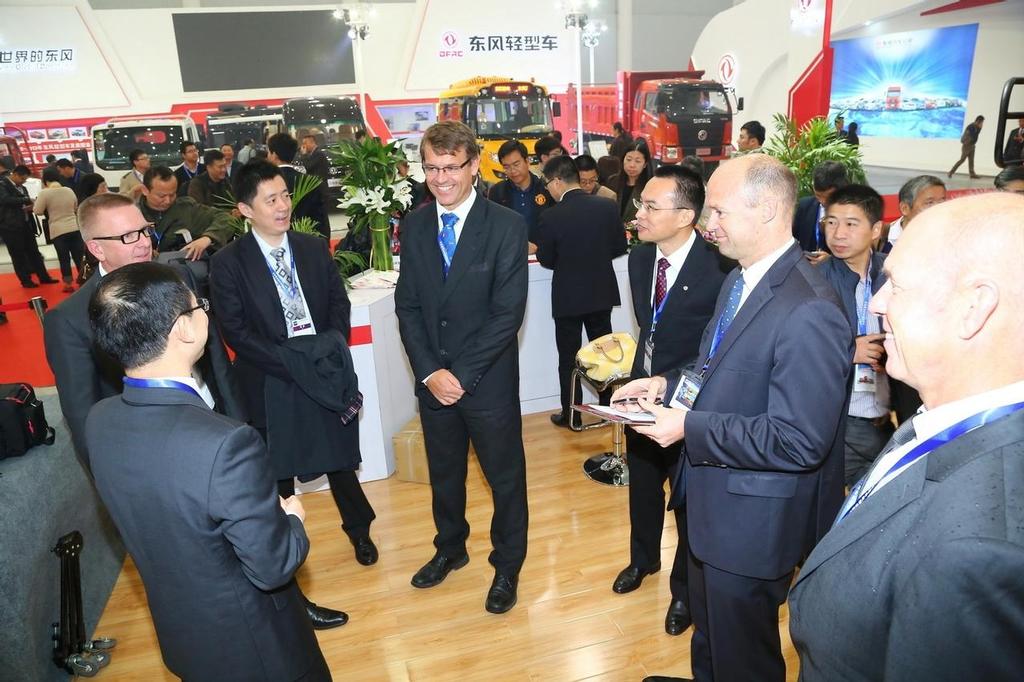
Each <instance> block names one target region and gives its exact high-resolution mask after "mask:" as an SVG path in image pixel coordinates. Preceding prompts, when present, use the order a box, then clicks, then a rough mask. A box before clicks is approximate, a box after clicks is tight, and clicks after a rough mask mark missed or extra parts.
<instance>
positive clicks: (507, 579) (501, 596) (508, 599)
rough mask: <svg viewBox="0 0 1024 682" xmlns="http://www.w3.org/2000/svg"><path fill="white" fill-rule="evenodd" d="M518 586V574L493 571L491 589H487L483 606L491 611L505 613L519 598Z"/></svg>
mask: <svg viewBox="0 0 1024 682" xmlns="http://www.w3.org/2000/svg"><path fill="white" fill-rule="evenodd" d="M518 587H519V576H517V575H512V576H509V575H502V574H501V573H495V574H494V580H493V581H492V582H491V589H489V590H487V603H485V604H484V608H485V609H487V610H488V611H490V612H491V613H505V612H506V611H508V610H509V609H511V608H512V607H513V606H515V605H516V602H517V601H518V600H519V598H518V595H517V588H518Z"/></svg>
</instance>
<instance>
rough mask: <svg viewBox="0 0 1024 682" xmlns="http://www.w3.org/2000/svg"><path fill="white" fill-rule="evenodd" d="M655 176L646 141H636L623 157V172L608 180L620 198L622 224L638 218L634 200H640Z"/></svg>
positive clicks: (627, 148)
mask: <svg viewBox="0 0 1024 682" xmlns="http://www.w3.org/2000/svg"><path fill="white" fill-rule="evenodd" d="M653 175H654V169H653V168H652V167H651V152H650V150H648V149H647V143H646V142H645V141H644V140H636V141H635V142H633V143H631V144H630V145H629V146H628V147H626V153H625V154H624V155H623V157H622V170H621V171H620V172H619V173H617V174H616V175H613V176H612V177H610V178H609V179H608V184H609V185H611V188H612V189H613V190H615V192H616V194H618V197H619V213H620V215H621V216H622V222H624V223H628V222H630V221H632V220H633V218H635V217H636V206H634V205H633V200H634V199H636V200H637V201H639V200H640V192H642V191H644V185H646V184H647V181H648V180H650V179H651V177H652V176H653Z"/></svg>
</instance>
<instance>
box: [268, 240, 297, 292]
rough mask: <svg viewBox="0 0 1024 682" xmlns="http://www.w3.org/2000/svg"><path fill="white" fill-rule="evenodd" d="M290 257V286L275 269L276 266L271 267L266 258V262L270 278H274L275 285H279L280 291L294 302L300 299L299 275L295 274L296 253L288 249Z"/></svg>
mask: <svg viewBox="0 0 1024 682" xmlns="http://www.w3.org/2000/svg"><path fill="white" fill-rule="evenodd" d="M288 255H289V256H290V257H291V258H290V260H291V268H292V270H291V273H292V283H291V285H289V284H288V280H286V279H284V278H282V277H281V275H279V274H277V270H275V269H274V266H273V265H271V263H270V261H269V260H268V259H266V258H264V261H266V263H267V268H269V269H270V276H271V277H273V278H274V284H275V285H277V287H278V288H279V289H281V290H282V291H284V292H285V293H286V294H287V295H288V298H290V299H292V300H294V299H295V298H297V297H298V294H299V275H298V273H296V272H295V251H293V250H292V249H288Z"/></svg>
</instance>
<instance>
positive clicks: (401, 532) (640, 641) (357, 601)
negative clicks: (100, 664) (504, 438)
mask: <svg viewBox="0 0 1024 682" xmlns="http://www.w3.org/2000/svg"><path fill="white" fill-rule="evenodd" d="M523 428H524V432H523V435H524V443H525V445H526V455H527V478H528V484H529V500H530V549H529V556H528V557H527V560H526V565H525V566H524V567H523V572H522V574H521V576H520V585H519V603H518V605H517V606H516V607H515V608H514V609H513V610H512V611H511V612H509V613H508V614H505V615H502V616H495V615H491V614H489V613H487V612H486V611H484V608H483V603H484V597H485V594H486V591H487V587H488V585H489V584H490V580H491V577H492V576H493V570H492V568H491V566H490V565H489V564H488V563H487V555H488V552H489V551H490V540H489V537H488V527H489V524H490V516H491V498H490V491H489V489H488V488H487V485H486V483H485V481H484V478H483V475H482V473H481V472H480V469H479V467H478V466H477V465H476V463H475V462H474V463H473V464H472V465H471V466H470V469H469V476H468V482H467V485H468V487H469V503H468V505H469V506H468V509H467V518H468V520H469V523H470V527H471V534H470V538H469V543H468V549H469V554H470V563H469V564H468V565H467V566H466V567H465V568H463V569H461V570H459V571H456V572H454V573H452V574H451V575H450V576H449V577H448V579H447V580H446V581H445V582H444V583H443V584H441V585H439V586H437V587H434V588H431V589H427V590H417V589H416V588H413V587H412V586H411V585H410V584H409V579H410V578H411V577H412V574H413V573H414V572H415V571H416V569H418V568H419V567H420V566H421V565H422V564H423V563H424V562H426V561H427V560H428V559H429V558H430V557H431V555H432V554H433V546H432V544H431V542H432V539H433V535H434V527H433V522H432V519H431V516H430V489H429V487H428V486H426V485H422V484H418V483H407V482H403V481H399V480H397V479H395V478H391V479H388V480H385V481H374V482H372V483H368V484H366V485H365V486H364V488H365V490H366V495H367V497H368V498H369V499H370V501H371V503H372V504H373V506H374V508H375V509H376V511H377V520H376V521H375V522H374V524H373V528H372V535H373V538H374V541H375V542H376V543H377V546H378V547H379V548H380V561H379V562H378V563H377V564H376V565H375V566H372V567H369V568H365V567H362V566H360V565H359V564H357V563H356V561H355V559H354V557H353V555H352V546H351V544H350V543H349V542H348V541H347V539H346V538H345V536H344V534H343V533H342V532H341V528H340V520H339V518H338V512H337V509H336V508H335V506H334V503H333V500H332V499H331V496H330V494H328V493H326V492H322V493H313V494H309V495H306V496H305V497H304V498H303V503H304V504H305V506H306V512H307V519H306V528H307V532H308V533H309V536H310V539H311V545H312V548H311V550H310V555H309V558H308V559H307V561H306V564H305V565H304V566H303V568H302V569H301V570H300V571H299V582H300V584H301V585H302V586H303V589H304V590H305V591H306V593H307V594H308V595H309V596H310V598H311V599H313V600H314V601H316V602H318V603H321V604H324V605H328V606H332V607H335V608H340V609H343V610H345V611H346V612H348V614H349V616H350V617H351V621H350V622H349V623H348V624H347V625H345V626H344V627H342V628H339V629H337V630H330V631H327V632H320V633H318V638H319V641H320V646H321V648H322V649H323V652H324V655H325V657H326V658H327V662H328V664H329V665H330V667H331V670H332V671H333V673H334V678H335V679H336V680H389V681H392V682H419V681H421V680H422V681H426V680H429V681H430V682H434V681H444V680H525V681H534V680H536V681H538V682H540V681H544V682H548V681H551V680H557V681H563V680H564V681H569V680H588V681H592V682H593V681H600V682H613V681H616V682H617V681H619V680H622V681H628V682H639V680H640V679H642V678H643V676H644V675H650V674H661V675H677V676H678V675H688V674H690V656H689V632H687V633H685V634H683V635H682V636H681V637H670V636H668V635H666V634H665V633H664V630H663V626H664V617H665V609H666V608H667V607H668V601H669V575H668V572H669V570H670V567H671V565H672V555H673V552H674V551H675V539H674V537H675V529H674V527H673V526H672V515H671V514H670V515H668V516H667V519H668V521H667V525H666V529H665V532H664V535H663V540H662V565H663V566H664V567H665V568H663V569H662V571H661V573H659V574H657V575H653V576H651V577H649V578H647V580H645V581H644V584H643V586H642V587H641V588H640V589H639V590H637V591H636V592H633V593H631V594H627V595H617V594H614V593H613V592H612V591H611V584H612V581H613V580H614V579H615V575H616V574H617V573H618V571H619V570H620V569H621V568H622V567H623V566H625V565H626V563H628V558H629V557H628V548H629V512H628V506H627V491H626V490H625V489H614V488H609V487H605V486H602V485H599V484H597V483H593V482H591V481H590V480H588V479H587V478H586V477H585V476H584V475H583V472H582V462H583V460H584V459H585V458H586V457H587V456H589V455H590V454H593V453H596V452H600V451H602V450H604V449H605V448H606V446H607V444H608V442H609V441H610V438H611V432H610V431H608V430H607V429H597V430H593V431H588V432H585V433H581V434H576V433H571V432H569V431H566V430H564V429H556V428H554V427H552V426H551V425H550V423H549V422H548V418H547V415H546V414H541V415H532V416H529V417H526V418H524V421H523ZM779 628H780V632H781V633H782V638H783V651H784V654H785V656H786V663H787V679H788V680H796V678H797V662H796V654H795V651H794V650H793V647H792V644H791V642H790V640H789V632H788V612H787V611H786V610H785V609H783V611H782V613H781V614H780V623H779ZM97 633H98V634H102V635H107V636H113V637H117V638H118V640H119V644H118V647H117V649H116V650H115V653H114V656H113V661H112V664H111V665H110V667H109V668H107V669H106V670H104V671H103V678H104V679H105V680H108V681H113V680H140V679H145V680H157V681H159V680H174V679H176V678H175V677H174V676H173V675H171V674H170V673H169V672H168V671H167V670H166V668H164V667H163V664H162V662H161V659H160V651H159V648H158V646H157V642H156V635H155V633H154V631H153V626H152V621H151V620H150V617H149V612H148V609H147V607H146V599H145V591H144V589H143V586H142V583H141V581H140V580H139V576H138V573H137V571H136V570H135V567H134V565H133V564H132V562H131V560H130V559H129V560H128V561H127V562H126V563H125V567H124V570H123V571H122V573H121V576H120V577H119V579H118V582H117V585H116V587H115V589H114V593H113V595H112V596H111V599H110V602H109V603H108V604H107V608H106V610H105V611H104V613H103V616H102V618H101V620H100V624H99V627H98V628H97Z"/></svg>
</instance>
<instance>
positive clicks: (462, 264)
mask: <svg viewBox="0 0 1024 682" xmlns="http://www.w3.org/2000/svg"><path fill="white" fill-rule="evenodd" d="M420 149H421V157H422V159H423V171H424V173H426V176H427V186H428V187H429V188H430V191H431V193H432V194H433V195H434V197H436V199H437V202H436V204H434V205H427V206H423V207H422V208H420V209H418V210H416V211H413V212H412V213H410V214H409V215H408V216H407V217H406V218H405V220H404V221H403V224H402V276H401V277H399V278H398V288H397V290H396V291H395V312H396V314H397V315H398V324H399V330H400V332H401V335H402V343H403V344H404V346H405V352H406V355H408V357H409V364H410V365H411V366H412V371H413V375H414V376H415V377H416V381H417V384H416V395H417V397H418V398H419V407H420V421H421V422H422V424H423V437H424V444H425V446H426V450H427V465H428V467H429V471H430V486H431V491H432V493H433V513H434V525H435V526H436V527H437V535H436V536H435V537H434V546H435V547H436V548H437V552H436V553H435V555H434V558H433V559H431V560H430V561H429V562H428V563H427V564H426V565H425V566H423V567H422V568H421V569H420V570H419V571H417V572H416V575H414V576H413V578H412V584H413V586H415V587H420V588H427V587H433V586H434V585H437V584H439V583H440V582H441V581H442V580H444V579H445V578H446V577H447V575H448V573H449V572H451V571H453V570H455V569H458V568H462V567H463V566H465V565H466V563H467V562H468V561H469V555H468V554H467V553H466V539H467V538H468V537H469V524H468V523H467V522H466V469H467V456H468V449H469V443H470V441H472V443H473V447H474V448H475V450H476V453H477V458H478V459H479V460H480V467H481V468H482V469H483V472H484V476H485V477H486V478H487V482H488V484H489V485H490V487H491V491H492V494H493V499H494V516H493V517H492V518H491V541H492V542H493V543H494V550H493V551H492V552H491V555H490V562H491V564H492V565H493V566H494V571H495V573H494V580H493V582H492V583H491V588H490V590H489V591H488V593H487V600H486V603H485V608H486V609H487V610H488V611H490V612H491V613H504V612H506V611H508V610H509V609H511V608H512V607H513V606H515V603H516V599H517V591H518V585H519V570H520V568H522V565H523V561H524V560H525V558H526V531H527V522H528V511H527V504H526V458H525V454H524V452H523V436H522V418H521V417H520V413H519V349H518V341H517V336H516V335H517V333H518V331H519V327H520V325H521V324H522V322H523V315H524V314H525V312H526V291H527V269H526V268H527V264H526V223H525V222H524V221H523V219H522V217H521V216H519V215H518V214H517V213H515V212H514V211H511V210H508V209H505V208H503V207H501V206H499V205H497V204H495V203H493V202H491V201H488V200H487V199H485V198H484V197H483V196H482V195H480V194H479V193H477V192H475V191H474V190H473V178H474V176H475V175H476V174H477V172H478V171H479V168H480V157H479V150H478V148H477V144H476V135H475V134H474V133H473V131H472V130H470V129H469V128H468V127H466V126H465V125H463V124H462V123H458V122H454V121H444V122H442V123H437V124H435V125H433V126H431V127H430V128H429V129H428V130H427V132H426V133H425V134H424V136H423V141H422V142H421V147H420Z"/></svg>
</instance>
